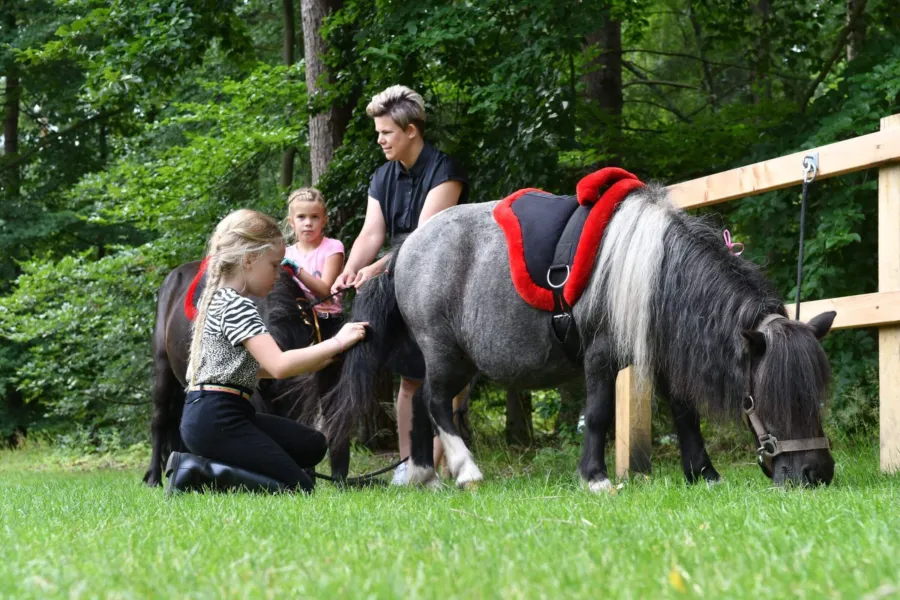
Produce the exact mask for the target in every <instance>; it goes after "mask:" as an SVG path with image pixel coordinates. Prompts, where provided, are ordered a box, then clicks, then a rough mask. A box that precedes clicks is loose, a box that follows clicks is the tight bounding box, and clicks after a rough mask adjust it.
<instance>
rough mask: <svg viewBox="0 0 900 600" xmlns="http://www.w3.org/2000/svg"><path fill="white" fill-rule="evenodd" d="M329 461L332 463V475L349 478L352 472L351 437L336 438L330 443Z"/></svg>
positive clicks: (342, 478)
mask: <svg viewBox="0 0 900 600" xmlns="http://www.w3.org/2000/svg"><path fill="white" fill-rule="evenodd" d="M328 462H329V463H330V464H331V476H332V477H336V478H339V479H341V480H344V479H347V474H348V473H349V472H350V439H349V438H345V439H343V440H336V441H332V442H329V444H328Z"/></svg>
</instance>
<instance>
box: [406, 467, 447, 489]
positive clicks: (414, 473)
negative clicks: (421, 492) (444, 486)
mask: <svg viewBox="0 0 900 600" xmlns="http://www.w3.org/2000/svg"><path fill="white" fill-rule="evenodd" d="M407 464H408V465H409V467H408V469H407V471H408V473H409V483H410V484H418V485H424V486H426V487H433V486H434V485H435V484H437V486H438V487H439V486H440V484H441V482H440V479H438V475H437V473H436V472H435V470H434V467H423V466H420V465H417V464H415V463H413V462H412V461H409V462H408V463H407Z"/></svg>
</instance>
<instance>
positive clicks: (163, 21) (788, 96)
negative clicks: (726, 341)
mask: <svg viewBox="0 0 900 600" xmlns="http://www.w3.org/2000/svg"><path fill="white" fill-rule="evenodd" d="M277 4H278V3H270V2H264V1H262V0H249V1H247V2H234V1H231V2H212V1H210V0H171V1H169V2H157V1H155V0H129V1H128V2H124V1H122V0H113V1H104V2H98V1H96V0H59V1H58V2H56V3H53V2H51V1H50V0H32V1H29V2H25V1H24V0H15V1H11V2H3V3H2V4H0V83H2V84H3V85H4V86H5V87H4V90H5V103H4V107H5V108H4V110H5V112H4V122H5V125H6V128H5V132H6V133H5V135H4V142H5V147H6V153H5V154H4V155H3V156H2V157H0V183H2V186H3V189H2V195H0V249H2V252H0V274H2V282H0V433H2V434H4V435H9V434H10V433H11V432H12V431H13V430H15V429H17V428H19V429H25V428H28V429H31V430H34V429H40V428H50V429H52V430H53V431H61V432H65V431H70V430H72V429H73V428H74V427H82V428H86V429H87V430H88V431H99V430H102V429H104V428H108V427H114V428H116V429H118V430H120V431H121V432H122V433H123V434H124V435H125V436H126V437H130V436H142V435H145V434H144V433H143V432H144V431H145V430H146V429H145V428H146V423H147V417H148V414H149V388H150V376H149V364H150V360H149V337H150V332H151V329H152V325H153V316H154V294H155V290H156V288H157V286H158V285H159V283H160V282H161V280H162V278H163V277H164V276H165V274H166V272H167V271H168V269H170V268H171V267H173V266H175V265H177V264H179V263H180V262H183V261H185V260H188V259H192V258H195V257H197V256H198V255H199V254H200V253H201V252H202V247H203V243H204V241H205V239H206V237H207V236H208V235H209V232H210V231H211V228H212V225H213V224H214V223H215V222H216V221H217V220H218V219H219V218H220V217H221V216H223V215H224V214H225V213H226V212H228V211H230V210H232V209H234V208H236V207H244V206H247V207H255V208H259V209H262V210H266V211H268V212H270V213H271V214H274V215H280V213H281V211H282V204H283V198H284V193H285V191H286V190H285V189H283V188H281V187H280V185H279V170H280V169H281V168H282V157H283V153H284V151H285V150H286V149H288V148H296V149H297V150H298V151H297V152H296V154H295V167H296V170H295V173H296V174H295V176H294V185H295V186H299V185H304V184H308V183H309V178H310V171H309V147H308V142H307V137H308V135H307V126H308V119H309V115H310V114H314V113H318V112H321V111H322V110H323V108H326V107H328V106H331V105H332V104H334V105H345V106H350V107H351V108H352V116H351V119H350V121H349V124H348V125H347V128H346V131H345V132H343V142H342V143H341V144H340V145H339V146H338V147H337V148H336V149H335V154H334V158H333V160H332V162H331V164H330V166H329V169H328V172H327V173H326V174H325V176H324V178H323V179H322V180H321V181H320V182H319V185H320V187H321V188H322V189H323V190H324V191H325V193H326V196H327V198H328V199H329V201H330V210H331V215H332V226H333V232H334V234H335V235H338V236H339V237H342V238H343V239H344V240H345V241H348V240H349V238H350V236H351V235H352V234H353V233H355V232H356V231H357V230H358V227H359V225H360V223H361V217H362V213H363V211H362V207H363V206H364V203H365V199H366V194H365V190H366V186H367V183H368V178H369V175H370V174H371V172H372V170H373V169H374V168H375V167H376V166H377V165H378V164H379V163H380V161H381V160H382V158H381V156H380V153H379V151H378V148H377V147H376V145H375V144H374V143H373V134H372V124H371V121H370V120H368V119H367V118H366V117H365V112H364V108H365V105H366V103H367V101H368V99H369V98H370V97H371V95H372V94H373V93H375V92H377V91H379V90H380V89H383V88H384V87H386V86H387V85H390V84H393V83H404V84H408V85H410V86H412V87H414V88H415V89H418V90H420V91H421V92H422V93H423V94H424V95H425V98H426V102H427V103H428V111H429V125H428V130H427V132H426V135H427V137H430V138H431V139H433V140H435V141H437V142H438V145H439V146H440V147H441V148H442V149H444V150H446V151H448V152H450V153H451V154H453V155H455V156H457V157H459V158H460V159H461V160H462V161H463V162H464V163H465V164H466V166H467V168H468V171H469V173H470V176H471V181H472V188H471V197H472V199H473V200H475V201H483V200H491V199H496V198H498V197H501V196H503V195H504V194H506V193H508V192H510V191H513V190H515V189H517V188H519V187H523V186H540V187H543V188H545V189H548V190H552V191H556V192H560V193H563V192H569V191H571V189H572V186H573V184H574V182H575V181H577V179H578V178H579V177H580V176H581V175H582V174H583V173H585V172H586V171H587V170H589V169H592V168H595V167H596V166H597V165H600V164H610V163H617V164H622V165H623V166H624V167H626V168H628V169H630V170H632V171H634V172H636V173H638V174H639V175H640V176H642V177H644V178H648V179H659V180H663V181H667V182H673V183H674V182H677V181H680V180H686V179H690V178H692V177H695V176H699V175H703V174H708V173H713V172H716V171H719V170H723V169H726V168H730V167H733V166H739V165H744V164H748V163H751V162H754V161H757V160H763V159H765V158H771V157H775V156H779V155H782V154H787V153H789V152H794V151H798V150H801V149H804V148H810V147H814V146H817V145H821V144H826V143H830V142H834V141H837V140H841V139H846V138H850V137H854V136H857V135H860V134H864V133H869V132H872V131H875V130H877V129H878V127H879V119H880V118H881V117H884V116H887V115H890V114H892V113H896V112H900V103H898V94H900V17H898V16H897V13H896V11H895V10H893V8H892V3H891V2H889V1H888V0H869V1H868V2H865V1H861V0H851V1H849V2H847V3H842V2H826V3H823V2H820V1H818V0H801V1H799V2H798V1H794V0H790V1H789V0H713V1H710V2H702V3H700V2H694V1H693V0H607V1H605V2H597V3H593V2H580V1H575V0H572V1H567V2H554V1H551V0H504V1H502V2H500V1H499V0H484V1H482V2H472V3H469V2H451V1H440V0H437V1H435V0H428V1H424V2H417V3H403V2H395V1H392V0H346V1H344V2H343V3H342V5H341V6H340V7H339V8H338V9H337V10H335V11H333V12H332V13H331V14H330V15H329V17H328V18H327V19H326V21H325V24H324V27H323V29H322V35H323V37H324V39H325V41H326V43H327V45H328V47H329V52H328V54H327V56H325V57H324V59H325V62H326V63H327V65H328V68H329V69H330V71H331V74H332V76H331V78H330V80H329V81H327V82H323V86H324V87H323V91H322V93H320V94H317V95H315V96H311V95H310V96H308V94H307V92H306V86H305V84H304V77H303V70H304V64H305V62H304V60H302V59H300V60H296V61H295V63H294V64H293V65H284V64H283V60H282V55H281V54H280V51H281V47H282V44H283V40H282V36H283V35H284V31H285V23H284V15H283V13H282V11H281V6H279V5H277ZM295 4H296V5H297V6H296V10H295V13H296V20H297V22H298V23H299V16H300V7H299V2H296V3H295ZM860 5H862V6H861V7H860ZM848 15H849V18H848ZM297 30H298V31H299V30H300V27H299V25H297ZM610 31H613V32H615V33H617V35H618V36H620V37H619V39H618V40H617V37H616V35H611V34H610ZM598 32H599V35H598ZM297 37H300V36H297ZM296 41H297V47H298V48H301V49H302V47H303V45H302V43H300V40H296ZM617 41H618V44H617V43H616V42H617ZM297 56H301V57H302V51H299V52H298V53H297ZM611 57H612V60H610V59H611ZM610 65H611V66H610ZM610 72H616V73H619V79H618V81H617V80H616V78H615V77H612V78H609V77H607V78H605V79H602V82H603V85H601V86H599V88H598V87H597V86H596V85H592V83H591V82H592V78H596V77H597V76H598V74H600V75H608V74H609V73H610ZM11 82H12V83H15V84H16V85H10V83H11ZM13 107H15V111H14V110H13ZM11 115H13V116H14V117H15V118H14V119H12V120H13V121H15V125H16V126H15V128H13V129H11V128H10V125H11ZM10 132H14V134H15V137H16V142H17V146H16V147H12V146H10V144H9V141H10ZM799 168H800V166H799V165H798V169H799ZM876 189H877V173H875V172H864V173H858V174H854V175H848V176H844V177H840V178H836V179H832V180H829V181H827V182H817V183H816V184H815V185H814V186H813V187H812V189H811V203H810V211H809V224H808V226H807V239H806V248H807V260H806V271H805V272H806V279H805V283H804V297H805V298H807V299H811V298H816V297H830V296H839V295H847V294H856V293H863V292H871V291H875V289H876V285H877V281H876V270H875V269H874V268H873V267H872V265H873V264H874V261H873V258H874V257H875V254H876V244H877V235H876V234H877V219H876V214H877V213H876V210H877V209H876V206H877V202H876V196H877V192H876ZM798 206H799V190H798V189H796V188H795V189H788V190H784V191H781V192H777V193H771V194H765V195H762V196H758V197H754V198H750V199H746V200H743V201H740V202H734V203H730V204H727V205H721V206H719V207H716V209H715V210H714V211H713V212H715V213H716V214H718V215H721V217H720V218H721V219H723V225H726V226H727V227H728V228H729V229H730V230H731V231H732V233H733V235H734V237H735V238H737V239H739V240H740V241H742V242H743V243H745V244H746V246H747V248H748V256H749V257H750V258H751V259H753V260H755V261H757V262H759V263H760V264H763V265H765V267H766V268H767V271H768V273H769V275H770V276H771V277H772V278H773V279H774V280H775V281H776V282H777V284H778V286H779V288H780V289H781V290H783V293H784V294H785V298H792V293H793V292H792V290H793V287H794V283H795V282H794V280H793V277H794V274H795V261H796V253H797V247H798V239H797V236H798V225H797V215H798ZM827 344H828V345H827V348H828V351H829V354H830V357H831V360H832V364H833V366H834V369H835V373H836V377H835V386H834V390H833V395H834V403H833V406H834V411H833V414H834V416H835V420H834V422H835V423H836V424H838V425H840V426H841V427H844V428H847V429H853V428H860V427H862V428H865V427H866V426H867V425H868V424H871V423H872V419H873V418H875V419H877V417H876V416H875V415H876V414H877V413H876V412H875V411H874V410H873V409H872V406H873V403H875V402H877V388H876V387H875V386H876V385H877V378H876V377H873V376H872V371H873V369H874V368H875V365H876V364H877V354H876V353H877V344H876V343H875V337H873V333H872V332H871V331H852V332H842V333H839V334H836V335H833V336H831V339H830V340H829V341H828V343H827Z"/></svg>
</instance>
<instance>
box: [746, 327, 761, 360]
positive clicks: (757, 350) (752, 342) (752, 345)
mask: <svg viewBox="0 0 900 600" xmlns="http://www.w3.org/2000/svg"><path fill="white" fill-rule="evenodd" d="M741 339H742V340H743V341H744V349H745V350H746V351H747V352H749V353H750V356H752V357H754V358H759V357H760V356H762V355H763V354H764V353H765V351H766V336H765V335H763V333H762V332H761V331H756V330H755V329H745V330H744V331H742V332H741Z"/></svg>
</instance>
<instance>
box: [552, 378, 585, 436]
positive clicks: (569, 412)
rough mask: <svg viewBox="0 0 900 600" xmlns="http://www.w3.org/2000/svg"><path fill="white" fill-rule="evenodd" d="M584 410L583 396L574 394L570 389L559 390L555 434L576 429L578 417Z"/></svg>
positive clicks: (562, 388)
mask: <svg viewBox="0 0 900 600" xmlns="http://www.w3.org/2000/svg"><path fill="white" fill-rule="evenodd" d="M583 408H584V394H583V393H582V394H581V395H579V394H577V393H574V391H573V390H572V389H571V388H570V387H568V386H567V387H561V388H559V412H558V413H557V414H556V433H561V432H563V431H564V430H568V431H569V433H572V432H574V431H575V428H576V427H578V417H580V416H581V411H582V410H583Z"/></svg>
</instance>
